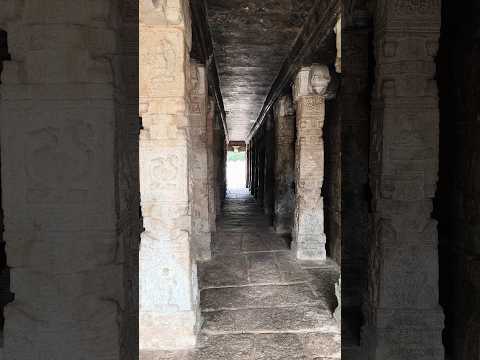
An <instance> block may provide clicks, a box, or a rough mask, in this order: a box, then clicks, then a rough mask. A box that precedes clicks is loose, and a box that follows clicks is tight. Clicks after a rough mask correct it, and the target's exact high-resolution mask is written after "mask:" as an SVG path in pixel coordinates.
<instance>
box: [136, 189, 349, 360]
mask: <svg viewBox="0 0 480 360" xmlns="http://www.w3.org/2000/svg"><path fill="white" fill-rule="evenodd" d="M217 226H218V228H217V235H216V238H215V242H214V257H213V258H212V260H211V261H208V262H204V263H200V264H199V283H200V284H199V286H200V289H201V292H200V294H201V295H200V296H201V309H202V317H203V319H204V321H203V325H202V330H201V332H200V335H199V341H198V345H197V349H196V350H195V351H187V352H185V351H182V352H176V353H171V352H163V353H159V352H156V353H143V354H142V356H141V360H164V359H165V360H166V359H169V360H170V359H171V360H173V359H175V360H187V359H188V360H193V359H195V360H227V359H228V360H252V359H258V360H260V359H262V360H280V359H285V360H287V359H288V360H294V359H305V360H307V359H308V360H313V359H340V328H339V326H338V324H337V322H336V321H335V319H334V318H333V317H332V312H333V309H334V308H335V307H336V305H337V304H336V298H335V293H334V284H335V282H336V281H337V280H338V276H339V272H338V267H337V266H336V265H335V263H334V262H330V261H327V262H311V261H310V262H298V261H297V260H295V259H294V258H293V257H292V256H291V253H290V250H289V247H288V243H289V240H288V238H284V237H281V236H279V235H277V234H275V233H274V232H273V230H272V229H271V228H270V226H269V221H268V218H267V217H266V216H265V215H264V214H263V211H262V210H261V209H260V207H258V206H257V204H256V203H255V200H254V199H253V198H252V197H251V195H250V194H249V193H248V191H247V190H246V189H241V190H235V191H229V192H228V194H227V199H226V201H225V206H224V210H223V216H222V217H221V218H220V220H219V223H218V225H217Z"/></svg>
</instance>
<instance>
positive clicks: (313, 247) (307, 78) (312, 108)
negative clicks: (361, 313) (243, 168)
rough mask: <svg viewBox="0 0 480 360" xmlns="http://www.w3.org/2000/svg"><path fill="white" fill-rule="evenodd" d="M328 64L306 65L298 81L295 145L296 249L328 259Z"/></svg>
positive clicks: (304, 256) (303, 256)
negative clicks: (325, 179) (325, 207)
mask: <svg viewBox="0 0 480 360" xmlns="http://www.w3.org/2000/svg"><path fill="white" fill-rule="evenodd" d="M329 81H330V74H329V70H328V68H327V67H326V66H321V65H314V66H312V67H311V68H310V67H304V68H302V69H301V70H300V72H299V73H298V75H297V77H296V79H295V84H294V101H295V104H296V116H297V119H296V126H297V140H296V144H295V180H296V192H295V216H294V227H293V229H294V230H293V243H292V249H293V251H294V252H295V254H296V256H297V258H298V259H318V260H325V259H326V250H325V232H324V215H323V197H322V194H321V190H322V185H323V175H324V148H323V138H322V136H323V135H322V133H323V122H324V118H325V92H326V90H327V86H328V83H329Z"/></svg>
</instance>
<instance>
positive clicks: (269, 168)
mask: <svg viewBox="0 0 480 360" xmlns="http://www.w3.org/2000/svg"><path fill="white" fill-rule="evenodd" d="M273 137H274V122H273V114H272V113H269V114H268V115H267V118H266V120H265V138H264V143H265V167H264V183H263V194H264V195H263V211H264V213H265V214H266V215H267V216H268V217H269V219H270V218H272V216H273V201H274V192H273V186H274V182H275V179H274V176H275V175H274V172H273V171H274V167H273V160H274V152H275V143H274V140H273Z"/></svg>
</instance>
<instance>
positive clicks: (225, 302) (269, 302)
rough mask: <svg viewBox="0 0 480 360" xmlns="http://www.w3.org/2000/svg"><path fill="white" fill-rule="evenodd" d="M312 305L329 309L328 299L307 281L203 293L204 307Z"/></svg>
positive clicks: (207, 309) (201, 305)
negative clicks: (316, 291)
mask: <svg viewBox="0 0 480 360" xmlns="http://www.w3.org/2000/svg"><path fill="white" fill-rule="evenodd" d="M308 305H315V306H318V307H319V308H323V309H325V310H328V305H327V303H326V301H325V299H324V298H322V297H320V296H319V295H317V294H316V293H315V292H314V291H313V290H312V288H311V287H310V286H309V285H308V284H305V283H300V284H291V285H256V286H241V287H224V288H212V289H205V290H202V291H201V293H200V307H201V309H202V311H215V310H239V309H256V308H269V307H292V306H308Z"/></svg>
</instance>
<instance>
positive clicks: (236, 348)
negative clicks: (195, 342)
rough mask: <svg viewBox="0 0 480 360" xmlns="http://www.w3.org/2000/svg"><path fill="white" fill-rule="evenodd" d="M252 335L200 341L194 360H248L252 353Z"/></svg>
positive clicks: (211, 337)
mask: <svg viewBox="0 0 480 360" xmlns="http://www.w3.org/2000/svg"><path fill="white" fill-rule="evenodd" d="M253 346H254V339H253V336H252V335H217V336H207V337H203V338H201V339H200V343H199V351H198V353H197V354H195V356H194V359H195V360H223V359H232V360H250V359H251V356H252V355H251V354H252V352H253Z"/></svg>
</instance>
